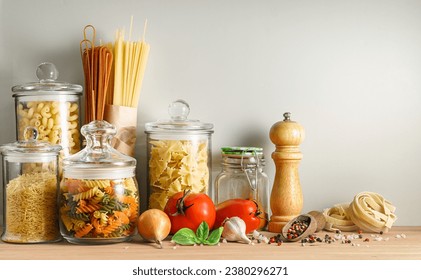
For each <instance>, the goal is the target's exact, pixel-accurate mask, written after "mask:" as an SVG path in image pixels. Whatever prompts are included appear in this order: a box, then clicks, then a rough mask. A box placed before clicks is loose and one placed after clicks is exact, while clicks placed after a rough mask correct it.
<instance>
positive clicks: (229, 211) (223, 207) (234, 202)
mask: <svg viewBox="0 0 421 280" xmlns="http://www.w3.org/2000/svg"><path fill="white" fill-rule="evenodd" d="M260 214H261V212H260V211H259V209H258V206H257V203H256V202H255V201H254V200H249V199H240V198H234V199H228V200H225V201H224V202H221V203H219V204H218V205H217V206H216V220H215V224H214V228H216V227H220V226H221V225H222V223H223V222H224V220H225V219H226V218H231V217H235V216H237V217H240V218H241V219H243V220H244V222H245V223H246V233H250V232H252V231H253V230H255V229H258V228H259V226H260V223H261V218H260V217H259V215H260Z"/></svg>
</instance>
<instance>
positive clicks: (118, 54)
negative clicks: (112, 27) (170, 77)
mask: <svg viewBox="0 0 421 280" xmlns="http://www.w3.org/2000/svg"><path fill="white" fill-rule="evenodd" d="M132 24H133V19H132V21H131V24H130V33H129V40H128V41H126V40H125V39H124V31H122V30H118V31H117V34H116V40H115V42H114V58H115V59H114V91H113V92H112V93H111V95H112V103H111V104H112V105H117V106H126V107H133V108H137V105H138V102H139V96H140V89H141V87H142V82H143V76H144V73H145V69H146V64H147V61H148V56H149V49H150V46H149V44H147V43H146V42H145V30H146V22H145V29H144V32H143V38H142V40H139V41H131V33H132ZM110 99H111V96H110Z"/></svg>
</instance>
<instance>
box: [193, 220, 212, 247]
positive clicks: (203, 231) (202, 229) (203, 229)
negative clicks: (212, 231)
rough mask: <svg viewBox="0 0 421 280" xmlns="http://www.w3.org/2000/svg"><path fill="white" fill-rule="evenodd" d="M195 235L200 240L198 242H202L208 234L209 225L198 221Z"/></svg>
mask: <svg viewBox="0 0 421 280" xmlns="http://www.w3.org/2000/svg"><path fill="white" fill-rule="evenodd" d="M196 236H197V238H198V239H199V240H200V243H203V242H204V241H205V240H206V239H208V236H209V226H208V224H207V223H206V222H205V221H203V222H202V223H200V225H199V227H198V228H197V229H196Z"/></svg>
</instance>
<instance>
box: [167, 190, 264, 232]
mask: <svg viewBox="0 0 421 280" xmlns="http://www.w3.org/2000/svg"><path fill="white" fill-rule="evenodd" d="M164 212H165V213H166V214H167V215H168V217H169V218H170V221H171V232H170V234H175V233H176V232H177V231H178V230H180V229H181V228H190V229H191V230H193V231H195V230H196V229H197V228H198V227H199V225H200V223H202V222H203V221H205V222H206V223H207V224H208V227H209V228H210V229H212V228H218V227H220V226H222V225H223V222H224V220H225V219H226V218H231V217H234V216H237V217H240V218H241V219H243V220H244V222H245V223H246V232H247V233H250V232H252V231H253V230H256V229H258V227H259V225H260V223H261V218H260V217H259V215H260V214H261V212H260V211H259V209H258V205H257V203H256V202H255V201H253V200H248V199H229V200H226V201H224V202H222V203H220V204H218V205H216V206H215V204H214V203H213V201H212V199H211V198H210V197H209V196H208V195H206V194H204V193H190V192H189V191H184V192H178V193H176V194H175V195H173V196H172V197H170V198H169V199H168V202H167V204H166V206H165V209H164Z"/></svg>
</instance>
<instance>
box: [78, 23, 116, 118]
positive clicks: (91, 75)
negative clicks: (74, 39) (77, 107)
mask: <svg viewBox="0 0 421 280" xmlns="http://www.w3.org/2000/svg"><path fill="white" fill-rule="evenodd" d="M89 28H91V29H92V39H91V40H89V39H88V38H87V34H86V32H87V30H88V29H89ZM95 33H96V31H95V28H94V27H93V26H92V25H87V26H85V28H84V39H83V40H82V41H81V42H80V53H81V57H82V64H83V72H84V75H85V122H86V123H89V122H91V121H93V120H102V119H103V118H104V110H105V103H106V96H107V92H108V85H109V81H110V77H111V69H112V62H113V53H112V51H111V50H110V48H109V47H106V46H99V47H95Z"/></svg>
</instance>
